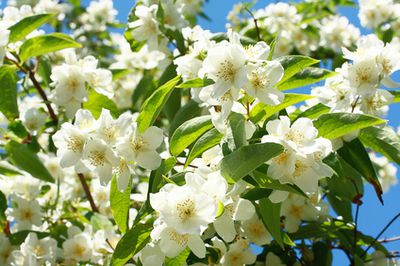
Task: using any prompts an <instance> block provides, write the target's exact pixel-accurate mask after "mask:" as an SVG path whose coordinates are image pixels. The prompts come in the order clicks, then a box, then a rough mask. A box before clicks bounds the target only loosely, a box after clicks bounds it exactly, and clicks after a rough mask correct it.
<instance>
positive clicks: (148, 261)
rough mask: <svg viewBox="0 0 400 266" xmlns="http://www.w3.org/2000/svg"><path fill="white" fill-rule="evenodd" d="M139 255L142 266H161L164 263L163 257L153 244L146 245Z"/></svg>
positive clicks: (158, 248)
mask: <svg viewBox="0 0 400 266" xmlns="http://www.w3.org/2000/svg"><path fill="white" fill-rule="evenodd" d="M139 254H140V255H139V256H140V261H141V262H142V264H143V266H162V265H163V263H164V259H165V255H164V253H163V252H162V251H161V249H160V247H159V246H158V245H156V244H154V243H149V244H147V245H146V246H145V247H144V249H142V250H141V251H140V253H139Z"/></svg>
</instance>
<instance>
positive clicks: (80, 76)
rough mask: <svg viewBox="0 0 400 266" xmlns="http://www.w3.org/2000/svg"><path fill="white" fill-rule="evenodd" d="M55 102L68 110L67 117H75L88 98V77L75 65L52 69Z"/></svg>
mask: <svg viewBox="0 0 400 266" xmlns="http://www.w3.org/2000/svg"><path fill="white" fill-rule="evenodd" d="M50 78H51V80H52V81H53V83H52V86H54V87H55V89H54V91H53V100H54V102H55V103H56V104H57V105H60V106H64V107H65V108H66V115H67V116H68V117H70V118H71V117H73V116H74V115H75V112H76V111H77V110H78V109H79V108H80V107H81V103H82V102H83V101H84V99H85V97H86V94H87V93H86V77H85V75H84V73H82V69H81V68H80V67H78V66H75V65H61V66H56V67H54V68H53V69H52V73H51V76H50Z"/></svg>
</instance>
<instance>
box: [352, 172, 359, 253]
mask: <svg viewBox="0 0 400 266" xmlns="http://www.w3.org/2000/svg"><path fill="white" fill-rule="evenodd" d="M350 181H351V182H352V184H353V185H354V188H355V190H356V192H357V195H356V197H355V198H354V199H353V202H354V203H355V204H356V214H355V216H354V241H353V252H354V254H356V249H357V227H358V213H359V211H360V206H361V204H362V201H361V197H362V195H361V194H360V191H359V190H358V187H357V184H356V182H355V181H354V180H353V179H350Z"/></svg>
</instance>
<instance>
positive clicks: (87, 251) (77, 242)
mask: <svg viewBox="0 0 400 266" xmlns="http://www.w3.org/2000/svg"><path fill="white" fill-rule="evenodd" d="M63 251H64V254H63V255H64V258H65V259H66V260H67V261H70V262H71V263H72V262H75V263H77V262H80V261H82V262H83V261H90V260H91V258H92V256H93V239H92V238H91V236H90V235H89V234H88V233H87V232H82V231H81V230H80V229H79V228H78V227H76V226H71V227H69V228H68V239H67V240H65V242H64V243H63Z"/></svg>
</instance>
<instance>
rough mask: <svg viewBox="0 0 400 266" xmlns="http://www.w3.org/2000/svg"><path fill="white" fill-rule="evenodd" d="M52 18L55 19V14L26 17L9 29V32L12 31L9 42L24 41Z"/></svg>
mask: <svg viewBox="0 0 400 266" xmlns="http://www.w3.org/2000/svg"><path fill="white" fill-rule="evenodd" d="M52 17H54V14H39V15H34V16H30V17H26V18H24V19H22V20H20V21H18V22H17V23H16V24H14V25H12V26H11V27H9V28H8V30H9V31H10V36H9V37H8V42H9V43H14V42H17V41H20V40H22V39H23V38H25V37H26V36H27V35H28V34H29V33H31V32H32V31H34V30H36V29H37V28H39V27H40V26H42V25H43V24H45V23H47V22H49V21H50V20H51V19H52Z"/></svg>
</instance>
